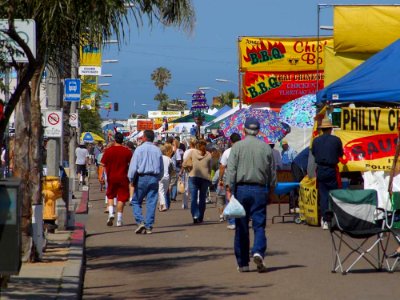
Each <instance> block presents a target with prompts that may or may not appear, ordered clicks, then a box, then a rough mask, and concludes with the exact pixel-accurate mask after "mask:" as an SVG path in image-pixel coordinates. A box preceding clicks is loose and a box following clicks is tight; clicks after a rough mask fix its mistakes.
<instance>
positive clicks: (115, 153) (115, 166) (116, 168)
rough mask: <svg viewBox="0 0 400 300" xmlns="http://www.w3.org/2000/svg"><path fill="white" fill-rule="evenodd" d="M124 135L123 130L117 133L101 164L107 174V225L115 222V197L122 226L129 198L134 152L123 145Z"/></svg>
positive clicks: (118, 222)
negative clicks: (130, 171)
mask: <svg viewBox="0 0 400 300" xmlns="http://www.w3.org/2000/svg"><path fill="white" fill-rule="evenodd" d="M123 142H124V136H123V134H122V133H121V132H117V133H116V134H115V144H114V145H113V146H111V147H109V148H107V149H106V151H105V152H104V154H103V157H102V159H101V164H102V165H103V166H104V168H105V172H106V174H107V191H106V196H107V199H108V219H107V226H112V225H113V222H114V206H113V204H114V198H115V197H116V198H117V200H118V202H117V226H118V227H119V226H122V225H123V222H122V213H123V211H124V206H125V202H126V201H128V200H129V180H128V176H127V175H128V167H129V162H130V160H131V157H132V152H131V151H130V150H129V149H128V148H127V147H125V146H123V145H122V143H123Z"/></svg>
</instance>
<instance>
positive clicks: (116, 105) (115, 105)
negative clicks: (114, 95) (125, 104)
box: [114, 102, 118, 111]
mask: <svg viewBox="0 0 400 300" xmlns="http://www.w3.org/2000/svg"><path fill="white" fill-rule="evenodd" d="M114 111H118V102H116V103H114Z"/></svg>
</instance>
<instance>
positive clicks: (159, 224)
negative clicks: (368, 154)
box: [83, 179, 400, 300]
mask: <svg viewBox="0 0 400 300" xmlns="http://www.w3.org/2000/svg"><path fill="white" fill-rule="evenodd" d="M89 197H90V201H89V217H88V220H87V224H86V232H87V239H86V273H85V281H84V290H83V298H84V299H157V298H160V299H161V298H162V299H222V298H226V299H266V298H268V299H324V300H328V299H392V298H397V296H396V295H399V294H400V285H399V284H398V283H399V279H400V277H399V274H400V273H399V271H398V270H397V271H396V272H394V273H388V272H385V271H383V272H376V271H375V270H373V269H371V268H370V267H369V266H368V265H367V264H366V263H364V262H362V261H361V262H360V263H359V264H357V267H356V269H355V271H354V272H353V273H350V274H348V275H342V274H340V273H331V265H332V245H331V237H330V234H329V232H328V231H323V230H322V229H321V228H319V227H312V226H308V225H304V224H300V225H299V224H295V223H293V222H290V220H289V222H285V223H281V222H280V220H277V219H276V220H275V223H274V224H272V223H271V219H272V216H274V215H276V214H277V212H278V205H277V204H271V205H269V206H268V208H267V209H268V222H267V223H268V224H267V237H268V249H267V257H266V260H265V262H266V265H267V267H268V272H267V273H262V274H260V273H257V271H256V268H255V265H254V264H251V266H250V268H251V272H249V273H238V272H237V270H236V262H235V258H234V254H233V236H234V231H232V230H228V229H227V228H226V225H227V224H226V223H219V221H218V213H217V211H216V207H215V204H208V205H207V210H206V216H205V222H204V223H203V224H196V225H193V224H192V219H191V215H190V211H189V210H183V209H182V208H181V204H182V203H181V197H178V201H177V202H176V203H173V204H172V208H171V210H169V211H167V212H158V211H157V213H156V224H155V226H154V230H153V234H151V235H137V234H135V232H134V231H135V229H136V224H135V221H134V219H133V217H132V211H131V207H130V206H127V207H126V209H125V212H124V226H123V227H115V226H114V227H107V226H106V219H107V214H105V213H104V192H100V190H99V186H98V185H97V184H96V181H95V180H94V179H93V180H91V187H90V196H89ZM283 211H287V205H283ZM286 220H288V219H286ZM391 246H392V248H393V247H394V245H391ZM393 249H394V248H393Z"/></svg>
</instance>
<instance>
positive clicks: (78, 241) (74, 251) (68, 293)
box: [58, 222, 86, 299]
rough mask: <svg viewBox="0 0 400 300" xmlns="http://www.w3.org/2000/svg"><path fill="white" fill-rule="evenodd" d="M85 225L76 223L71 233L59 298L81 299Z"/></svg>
mask: <svg viewBox="0 0 400 300" xmlns="http://www.w3.org/2000/svg"><path fill="white" fill-rule="evenodd" d="M85 237H86V235H85V226H84V225H83V224H82V223H78V222H76V223H75V229H74V231H73V232H72V234H71V243H70V248H69V253H68V262H67V264H66V266H65V268H64V270H63V273H62V279H61V284H60V290H59V293H58V298H60V299H81V298H82V288H83V276H84V268H83V265H84V261H85V252H84V250H85V241H86V239H85Z"/></svg>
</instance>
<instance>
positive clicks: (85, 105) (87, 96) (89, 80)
mask: <svg viewBox="0 0 400 300" xmlns="http://www.w3.org/2000/svg"><path fill="white" fill-rule="evenodd" d="M81 78H82V94H81V103H80V107H81V108H82V109H91V110H96V96H97V78H98V77H97V76H81Z"/></svg>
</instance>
